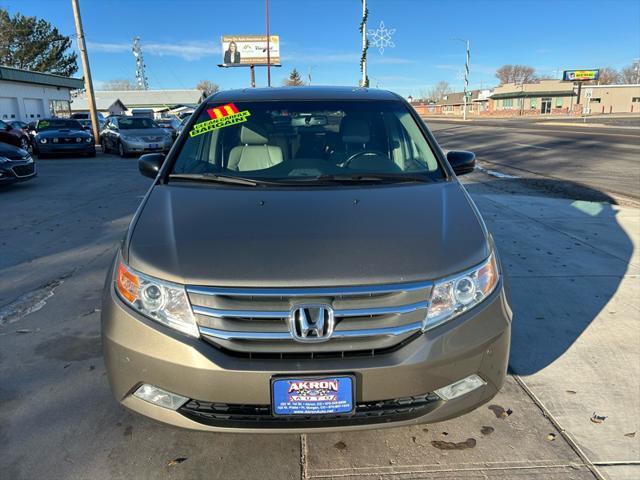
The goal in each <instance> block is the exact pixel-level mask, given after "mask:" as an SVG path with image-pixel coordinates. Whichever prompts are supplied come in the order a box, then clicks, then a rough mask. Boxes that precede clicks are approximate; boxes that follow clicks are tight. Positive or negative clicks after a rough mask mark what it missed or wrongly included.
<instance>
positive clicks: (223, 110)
mask: <svg viewBox="0 0 640 480" xmlns="http://www.w3.org/2000/svg"><path fill="white" fill-rule="evenodd" d="M207 114H209V117H210V118H211V120H207V121H205V122H200V123H196V124H195V125H194V126H193V128H192V129H191V131H190V132H189V136H191V137H195V136H197V135H202V134H203V133H207V132H211V131H212V130H217V129H219V128H224V127H230V126H231V125H236V124H238V123H242V122H246V121H247V117H248V116H250V115H251V114H250V113H249V110H243V111H242V112H241V111H239V110H238V107H236V106H235V105H234V104H233V103H227V104H226V105H221V106H219V107H214V108H210V109H208V110H207Z"/></svg>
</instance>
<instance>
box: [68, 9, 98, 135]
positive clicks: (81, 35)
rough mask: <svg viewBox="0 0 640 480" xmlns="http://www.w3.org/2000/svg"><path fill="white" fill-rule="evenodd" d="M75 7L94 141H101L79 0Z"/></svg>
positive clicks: (79, 48) (77, 33) (79, 47)
mask: <svg viewBox="0 0 640 480" xmlns="http://www.w3.org/2000/svg"><path fill="white" fill-rule="evenodd" d="M71 6H72V8H73V19H74V20H75V24H76V35H77V37H78V50H80V59H81V61H82V71H83V72H84V88H85V90H86V91H87V102H88V103H89V115H90V116H91V126H92V131H93V141H94V142H95V143H96V144H97V143H99V142H100V136H99V132H98V125H99V124H98V115H97V114H96V99H95V96H94V95H93V81H92V80H91V69H90V68H89V58H88V57H87V46H86V44H85V41H84V31H83V30H82V19H81V17H80V6H79V5H78V0H71Z"/></svg>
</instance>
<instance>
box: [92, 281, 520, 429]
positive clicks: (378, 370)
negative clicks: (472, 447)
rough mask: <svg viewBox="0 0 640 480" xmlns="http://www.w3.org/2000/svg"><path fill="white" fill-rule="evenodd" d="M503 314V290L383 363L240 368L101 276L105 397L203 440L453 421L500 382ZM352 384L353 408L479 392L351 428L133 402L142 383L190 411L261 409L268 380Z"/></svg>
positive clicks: (266, 363)
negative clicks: (154, 317)
mask: <svg viewBox="0 0 640 480" xmlns="http://www.w3.org/2000/svg"><path fill="white" fill-rule="evenodd" d="M510 334H511V310H510V308H509V305H508V302H507V299H506V295H505V293H504V288H503V285H502V284H501V285H500V286H499V288H498V289H497V290H496V291H495V292H494V293H493V294H492V295H491V296H490V297H489V298H488V299H487V300H486V301H485V302H483V303H482V304H481V305H479V306H477V307H476V308H474V309H472V310H470V311H469V312H467V313H466V314H463V315H461V316H460V317H458V318H456V319H454V320H452V321H451V322H449V323H447V324H444V325H441V326H440V327H438V328H436V329H434V330H432V331H429V332H427V333H426V334H422V335H420V336H419V337H418V338H416V339H415V340H413V341H411V342H410V343H408V344H407V345H405V346H403V347H402V348H400V349H398V350H396V351H394V352H391V353H387V354H383V355H378V356H370V357H355V358H342V359H337V358H327V359H313V360H307V359H305V360H265V359H261V360H250V359H248V358H237V357H234V356H230V355H228V354H227V353H224V352H223V351H220V350H218V349H216V348H214V347H213V346H211V345H210V344H208V343H206V342H205V341H203V340H199V339H193V338H188V337H185V336H183V335H181V334H180V333H178V332H174V331H173V330H171V329H169V328H166V327H164V326H162V325H159V324H157V323H155V322H153V321H151V320H148V319H146V318H145V317H143V316H141V315H138V314H137V313H136V312H134V311H132V310H131V309H130V308H129V307H127V306H126V305H125V304H123V303H122V301H121V300H120V299H119V298H118V297H117V295H116V293H115V291H114V289H113V282H112V281H111V275H109V276H108V280H107V285H106V287H105V291H104V296H103V306H102V335H103V348H104V354H105V363H106V366H107V372H108V378H109V382H110V384H111V389H112V391H113V394H114V395H115V397H116V399H117V400H118V401H120V402H121V403H122V404H123V405H125V406H126V407H128V408H130V409H132V410H134V411H137V412H139V413H141V414H143V415H146V416H148V417H151V418H154V419H156V420H158V421H161V422H164V423H168V424H171V425H175V426H179V427H184V428H189V429H194V430H205V431H238V432H277V433H284V432H300V431H311V430H312V431H332V430H342V429H364V428H379V427H390V426H402V425H413V424H419V423H433V422H440V421H443V420H446V419H448V418H452V417H456V416H459V415H462V414H464V413H466V412H468V411H471V410H473V409H475V408H477V407H478V406H480V405H482V404H484V403H486V402H487V401H489V400H490V399H491V398H492V397H493V396H494V395H495V394H496V393H497V392H498V390H499V389H500V387H501V386H502V384H503V382H504V378H505V375H506V369H507V362H508V357H509V346H510ZM314 374H315V375H318V374H327V375H337V374H353V375H354V376H355V385H356V388H355V403H356V404H358V403H361V404H366V402H375V401H386V400H388V399H398V398H406V397H421V396H422V397H425V396H426V394H430V393H431V392H433V391H434V390H436V389H438V388H441V387H444V386H446V385H449V384H451V383H453V382H455V381H458V380H460V379H462V378H465V377H467V376H469V375H472V374H477V375H479V376H480V377H481V378H482V379H483V380H484V381H485V382H486V385H484V386H483V387H480V388H478V389H476V390H474V391H472V392H470V393H467V394H466V395H463V396H461V397H459V398H456V399H454V400H449V401H443V400H440V399H437V398H436V399H435V401H434V399H433V395H431V396H430V398H431V401H430V402H428V403H427V404H424V405H423V407H422V408H421V409H418V410H415V411H414V413H413V414H408V415H391V416H386V417H384V418H382V417H370V418H368V419H367V418H365V419H363V420H358V421H354V419H353V418H349V417H342V418H338V419H332V420H331V421H326V422H323V421H312V422H304V421H300V420H298V419H296V421H295V422H263V423H262V424H260V425H258V424H256V423H255V422H253V423H252V422H244V423H242V422H240V423H238V422H235V421H205V420H202V419H198V418H197V416H194V415H188V414H183V413H185V412H184V410H183V413H180V410H178V411H173V410H169V409H166V408H162V407H159V406H156V405H153V404H151V403H148V402H146V401H144V400H141V399H139V398H137V397H135V396H133V392H134V391H135V390H136V389H137V388H138V387H139V386H140V385H141V384H142V383H148V384H152V385H155V386H158V387H160V388H162V389H165V390H168V391H170V392H174V393H177V394H180V395H183V396H185V397H188V398H190V399H194V400H196V401H200V402H211V403H214V404H229V405H238V406H240V405H242V406H245V407H246V406H256V407H257V408H258V409H259V408H260V407H261V406H265V405H267V406H268V405H269V404H270V398H271V392H270V380H271V378H272V377H273V376H274V375H289V376H301V375H314Z"/></svg>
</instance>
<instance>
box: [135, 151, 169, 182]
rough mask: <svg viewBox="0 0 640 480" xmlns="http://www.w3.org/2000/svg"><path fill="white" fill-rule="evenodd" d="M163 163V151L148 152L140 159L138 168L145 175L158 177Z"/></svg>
mask: <svg viewBox="0 0 640 480" xmlns="http://www.w3.org/2000/svg"><path fill="white" fill-rule="evenodd" d="M163 163H164V154H163V153H147V154H146V155H142V156H141V157H140V158H139V159H138V170H140V173H141V174H142V175H144V176H145V177H149V178H156V177H157V176H158V172H159V171H160V167H161V166H162V164H163Z"/></svg>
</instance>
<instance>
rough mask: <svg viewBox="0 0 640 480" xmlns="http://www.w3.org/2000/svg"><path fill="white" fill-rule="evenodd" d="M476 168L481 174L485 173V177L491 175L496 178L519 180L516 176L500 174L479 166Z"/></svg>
mask: <svg viewBox="0 0 640 480" xmlns="http://www.w3.org/2000/svg"><path fill="white" fill-rule="evenodd" d="M476 168H477V169H478V170H480V171H481V172H482V173H486V174H487V175H491V176H492V177H496V178H505V179H513V178H520V177H518V176H516V175H509V174H507V173H501V172H497V171H495V170H488V169H486V168H484V167H482V166H480V165H476Z"/></svg>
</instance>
